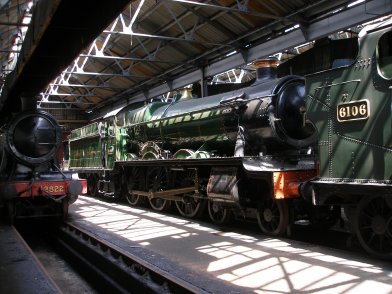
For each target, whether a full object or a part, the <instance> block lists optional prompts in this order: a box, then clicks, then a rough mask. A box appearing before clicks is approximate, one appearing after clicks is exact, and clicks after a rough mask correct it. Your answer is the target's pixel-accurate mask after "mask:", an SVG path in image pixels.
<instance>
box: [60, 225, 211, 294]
mask: <svg viewBox="0 0 392 294" xmlns="http://www.w3.org/2000/svg"><path fill="white" fill-rule="evenodd" d="M55 239H56V242H57V243H58V245H60V248H61V251H62V252H63V253H64V254H66V255H67V258H68V259H71V262H72V263H74V264H76V265H77V266H78V268H79V270H82V271H83V272H86V273H88V275H89V276H90V279H91V278H92V279H93V280H94V281H95V283H96V285H95V286H97V288H98V289H100V292H101V291H102V292H108V291H110V293H116V292H118V293H196V292H197V293H207V292H205V291H204V290H203V289H200V288H198V287H196V286H194V285H191V284H189V283H188V282H186V281H184V280H182V279H179V278H177V277H175V276H174V275H172V274H170V273H168V272H166V271H163V270H161V269H160V268H158V267H156V266H154V265H152V264H149V263H147V262H146V261H144V260H142V259H140V258H138V257H137V256H135V255H132V254H130V253H129V252H126V251H124V250H123V249H121V248H119V247H117V246H116V245H114V244H111V243H109V242H107V241H105V240H102V239H100V238H99V237H97V236H95V235H93V234H92V233H90V232H87V231H85V230H83V229H81V228H78V227H77V226H75V225H74V224H71V223H65V224H64V225H63V226H61V227H60V228H59V229H58V230H57V231H56V238H55Z"/></svg>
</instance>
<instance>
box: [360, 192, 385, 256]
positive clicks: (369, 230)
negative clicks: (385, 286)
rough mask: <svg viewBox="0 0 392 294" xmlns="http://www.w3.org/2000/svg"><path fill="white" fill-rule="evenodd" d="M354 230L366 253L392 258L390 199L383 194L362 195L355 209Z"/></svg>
mask: <svg viewBox="0 0 392 294" xmlns="http://www.w3.org/2000/svg"><path fill="white" fill-rule="evenodd" d="M354 230H355V233H356V236H357V238H358V240H359V243H360V244H361V246H362V247H363V248H364V249H365V250H366V251H367V252H368V253H370V254H372V255H374V256H376V257H380V258H383V259H392V200H391V199H387V197H385V196H365V197H363V198H362V199H361V201H360V202H359V204H358V207H357V209H356V213H355V219H354Z"/></svg>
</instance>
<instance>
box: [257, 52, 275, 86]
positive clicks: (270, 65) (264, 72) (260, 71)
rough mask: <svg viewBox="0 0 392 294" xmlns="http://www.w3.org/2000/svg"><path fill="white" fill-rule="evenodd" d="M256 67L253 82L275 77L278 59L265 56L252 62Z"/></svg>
mask: <svg viewBox="0 0 392 294" xmlns="http://www.w3.org/2000/svg"><path fill="white" fill-rule="evenodd" d="M253 65H254V66H255V67H256V72H257V78H256V81H255V83H260V82H264V81H266V80H270V79H275V78H276V77H277V69H276V68H277V66H278V60H276V59H271V58H266V59H259V60H256V61H254V62H253Z"/></svg>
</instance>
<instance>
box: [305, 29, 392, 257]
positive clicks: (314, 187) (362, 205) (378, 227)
mask: <svg viewBox="0 0 392 294" xmlns="http://www.w3.org/2000/svg"><path fill="white" fill-rule="evenodd" d="M358 44H359V50H358V54H357V56H355V58H354V62H353V63H352V64H349V65H347V66H344V67H338V68H334V69H329V70H325V71H321V72H318V73H315V74H312V75H309V76H307V77H306V87H307V88H306V92H307V97H306V99H307V109H308V114H309V118H310V119H311V120H312V121H313V122H314V123H315V125H316V127H317V130H318V133H319V141H318V142H319V143H318V154H319V159H318V162H319V168H320V171H319V172H320V174H319V177H318V178H316V179H314V180H311V181H309V182H307V183H306V184H305V185H303V194H304V196H305V197H306V198H308V199H309V200H310V201H312V203H313V204H316V205H325V204H327V205H328V204H333V205H341V206H342V207H343V208H344V210H345V214H346V216H347V218H348V219H349V220H350V222H351V223H352V224H354V225H353V228H352V229H353V231H354V232H355V234H356V235H357V238H358V240H359V241H360V243H361V245H362V246H363V247H364V248H365V249H366V250H367V251H368V252H370V253H373V254H374V255H377V256H380V257H383V258H392V199H391V193H390V191H391V188H392V161H391V160H390V156H391V152H392V147H391V146H392V122H391V120H392V110H391V104H392V95H391V94H392V93H391V89H392V46H391V44H392V21H387V22H384V23H378V24H375V25H371V26H368V27H366V28H365V29H363V30H362V31H361V32H360V34H359V38H358Z"/></svg>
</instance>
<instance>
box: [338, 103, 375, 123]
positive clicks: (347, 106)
mask: <svg viewBox="0 0 392 294" xmlns="http://www.w3.org/2000/svg"><path fill="white" fill-rule="evenodd" d="M336 110H337V118H338V121H339V122H347V121H353V120H363V119H367V118H368V117H369V101H368V100H359V101H354V102H347V103H342V104H339V105H338V106H337V109H336Z"/></svg>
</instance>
